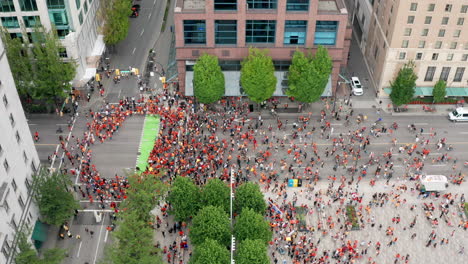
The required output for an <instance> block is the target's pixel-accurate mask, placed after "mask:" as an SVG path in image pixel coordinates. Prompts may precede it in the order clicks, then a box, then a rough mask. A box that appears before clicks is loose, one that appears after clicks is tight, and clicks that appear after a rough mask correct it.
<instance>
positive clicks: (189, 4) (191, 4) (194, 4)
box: [183, 0, 205, 10]
mask: <svg viewBox="0 0 468 264" xmlns="http://www.w3.org/2000/svg"><path fill="white" fill-rule="evenodd" d="M183 1H184V7H183V9H188V10H190V9H205V0H183Z"/></svg>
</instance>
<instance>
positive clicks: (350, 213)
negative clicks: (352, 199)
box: [346, 205, 360, 230]
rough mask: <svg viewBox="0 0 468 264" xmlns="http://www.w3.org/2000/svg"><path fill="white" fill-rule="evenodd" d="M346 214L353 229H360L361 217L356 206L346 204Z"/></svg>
mask: <svg viewBox="0 0 468 264" xmlns="http://www.w3.org/2000/svg"><path fill="white" fill-rule="evenodd" d="M346 216H347V217H348V222H350V223H351V230H359V229H360V226H359V219H358V216H357V214H356V208H354V206H353V205H347V206H346Z"/></svg>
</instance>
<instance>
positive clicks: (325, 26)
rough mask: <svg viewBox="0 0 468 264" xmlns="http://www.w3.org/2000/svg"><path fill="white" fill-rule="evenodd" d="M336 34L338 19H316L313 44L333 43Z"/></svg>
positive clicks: (334, 42)
mask: <svg viewBox="0 0 468 264" xmlns="http://www.w3.org/2000/svg"><path fill="white" fill-rule="evenodd" d="M337 35H338V21H317V22H316V24H315V39H314V45H335V44H336V37H337Z"/></svg>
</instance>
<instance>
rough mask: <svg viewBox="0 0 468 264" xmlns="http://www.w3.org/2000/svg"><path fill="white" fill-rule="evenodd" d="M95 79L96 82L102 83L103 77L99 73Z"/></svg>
mask: <svg viewBox="0 0 468 264" xmlns="http://www.w3.org/2000/svg"><path fill="white" fill-rule="evenodd" d="M94 79H96V82H100V81H101V75H100V74H99V73H96V77H95V78H94Z"/></svg>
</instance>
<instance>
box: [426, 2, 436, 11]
mask: <svg viewBox="0 0 468 264" xmlns="http://www.w3.org/2000/svg"><path fill="white" fill-rule="evenodd" d="M434 9H435V4H429V5H428V6H427V11H429V12H432V11H434Z"/></svg>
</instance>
